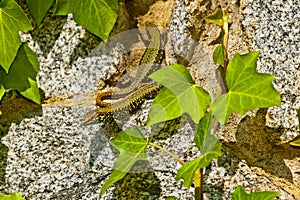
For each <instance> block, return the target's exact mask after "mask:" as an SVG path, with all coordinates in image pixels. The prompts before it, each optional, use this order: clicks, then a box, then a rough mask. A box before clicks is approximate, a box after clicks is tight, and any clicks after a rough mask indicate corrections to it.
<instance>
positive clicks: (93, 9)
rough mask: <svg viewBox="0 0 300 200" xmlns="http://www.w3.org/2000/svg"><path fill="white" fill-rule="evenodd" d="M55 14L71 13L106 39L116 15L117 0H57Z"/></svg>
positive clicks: (87, 27)
mask: <svg viewBox="0 0 300 200" xmlns="http://www.w3.org/2000/svg"><path fill="white" fill-rule="evenodd" d="M55 12H56V14H57V15H66V14H68V13H72V14H73V17H74V20H75V21H76V22H77V23H78V24H80V25H82V26H83V27H85V28H86V29H87V30H88V31H90V32H91V33H93V34H95V35H97V36H99V37H100V38H101V39H102V40H107V38H108V36H109V33H110V31H111V30H112V28H113V27H114V24H115V22H116V21H117V17H118V0H84V1H82V0H57V6H56V11H55Z"/></svg>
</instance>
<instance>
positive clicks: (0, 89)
mask: <svg viewBox="0 0 300 200" xmlns="http://www.w3.org/2000/svg"><path fill="white" fill-rule="evenodd" d="M4 93H5V88H4V87H3V85H0V101H1V99H2V97H3V95H4Z"/></svg>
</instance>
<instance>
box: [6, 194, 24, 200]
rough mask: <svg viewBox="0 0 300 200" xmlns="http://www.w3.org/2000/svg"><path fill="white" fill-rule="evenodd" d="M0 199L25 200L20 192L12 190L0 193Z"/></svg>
mask: <svg viewBox="0 0 300 200" xmlns="http://www.w3.org/2000/svg"><path fill="white" fill-rule="evenodd" d="M0 199H1V200H25V199H24V198H23V197H22V195H21V194H19V193H17V192H14V193H12V194H0Z"/></svg>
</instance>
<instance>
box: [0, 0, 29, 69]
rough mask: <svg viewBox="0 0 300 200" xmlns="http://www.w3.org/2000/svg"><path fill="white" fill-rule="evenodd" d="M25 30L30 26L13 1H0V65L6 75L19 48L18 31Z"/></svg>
mask: <svg viewBox="0 0 300 200" xmlns="http://www.w3.org/2000/svg"><path fill="white" fill-rule="evenodd" d="M27 30H32V26H31V24H30V22H29V20H28V19H27V17H26V16H25V14H24V12H23V10H22V9H21V8H20V6H19V5H18V4H17V3H16V2H15V1H14V0H2V1H0V55H1V58H0V65H1V66H2V67H3V68H4V69H5V71H6V73H7V72H8V70H9V67H10V65H11V63H12V62H13V60H14V58H15V56H16V54H17V52H18V49H19V47H20V46H21V40H20V36H19V31H27Z"/></svg>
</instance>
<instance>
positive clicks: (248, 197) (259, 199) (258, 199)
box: [231, 186, 280, 200]
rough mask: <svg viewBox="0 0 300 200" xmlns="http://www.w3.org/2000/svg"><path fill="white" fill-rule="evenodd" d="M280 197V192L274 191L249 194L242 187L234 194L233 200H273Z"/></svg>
mask: <svg viewBox="0 0 300 200" xmlns="http://www.w3.org/2000/svg"><path fill="white" fill-rule="evenodd" d="M278 195H280V193H279V192H273V191H263V192H252V193H250V194H247V193H246V192H245V191H244V189H243V187H242V186H238V187H237V188H236V189H235V191H234V192H233V194H232V198H231V200H273V199H274V198H275V197H276V196H278Z"/></svg>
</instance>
